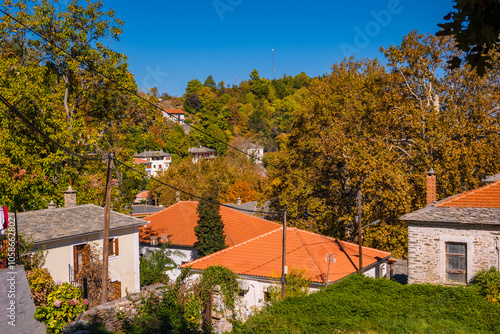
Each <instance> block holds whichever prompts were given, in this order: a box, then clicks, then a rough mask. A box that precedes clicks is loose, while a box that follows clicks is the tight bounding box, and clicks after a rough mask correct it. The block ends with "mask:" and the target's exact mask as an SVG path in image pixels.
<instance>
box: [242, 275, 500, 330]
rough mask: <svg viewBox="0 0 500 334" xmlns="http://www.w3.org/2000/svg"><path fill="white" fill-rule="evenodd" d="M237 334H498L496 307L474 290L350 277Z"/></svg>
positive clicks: (268, 312)
mask: <svg viewBox="0 0 500 334" xmlns="http://www.w3.org/2000/svg"><path fill="white" fill-rule="evenodd" d="M235 332H236V333H500V306H499V305H496V304H492V303H490V302H488V301H487V300H486V299H484V298H483V297H481V296H479V295H478V294H477V292H476V290H475V289H472V288H467V287H444V286H438V285H427V284H425V285H401V284H399V283H396V282H393V281H389V280H387V279H370V278H366V277H360V276H357V275H355V276H351V277H348V278H346V279H344V280H342V281H341V282H339V283H336V284H334V285H331V286H330V287H328V289H326V290H324V291H320V292H318V293H314V294H311V295H309V296H307V297H298V298H288V299H285V300H283V301H281V302H279V303H277V304H275V305H273V306H270V307H268V308H267V309H265V310H263V311H262V312H260V313H259V314H256V315H255V316H253V317H251V318H250V319H249V320H248V321H247V322H246V323H245V324H244V325H242V326H241V327H240V328H238V329H236V330H235Z"/></svg>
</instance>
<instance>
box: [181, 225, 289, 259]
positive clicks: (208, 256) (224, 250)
mask: <svg viewBox="0 0 500 334" xmlns="http://www.w3.org/2000/svg"><path fill="white" fill-rule="evenodd" d="M281 229H282V228H277V229H276V230H272V231H269V232H267V233H264V234H261V235H259V236H257V237H255V238H253V239H250V240H247V241H244V242H240V243H239V244H236V245H233V246H229V247H227V248H224V249H221V250H220V251H217V252H215V253H212V254H209V255H207V256H204V257H200V258H199V259H196V260H194V261H191V262H188V263H186V264H190V263H193V264H194V263H196V262H199V261H201V260H205V259H208V258H210V257H212V256H214V255H216V254H219V253H224V252H226V251H228V250H230V249H233V248H236V247H239V246H243V245H245V244H247V243H249V242H251V241H254V240H257V239H259V238H262V237H264V236H266V235H268V234H271V233H274V232H276V231H279V230H281Z"/></svg>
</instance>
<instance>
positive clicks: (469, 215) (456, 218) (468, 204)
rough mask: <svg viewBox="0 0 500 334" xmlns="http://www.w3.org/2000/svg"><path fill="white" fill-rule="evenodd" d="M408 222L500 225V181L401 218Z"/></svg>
mask: <svg viewBox="0 0 500 334" xmlns="http://www.w3.org/2000/svg"><path fill="white" fill-rule="evenodd" d="M401 219H402V220H405V221H407V222H411V221H419V222H447V223H468V224H474V223H476V224H477V223H480V224H494V225H496V224H500V181H496V182H493V183H491V184H488V185H486V186H484V187H480V188H478V189H474V190H470V191H466V192H464V193H461V194H458V195H454V196H451V197H448V198H445V199H443V200H441V201H439V202H436V203H434V204H432V205H429V206H427V207H425V208H423V209H420V210H417V211H414V212H410V213H407V214H405V215H403V216H402V217H401Z"/></svg>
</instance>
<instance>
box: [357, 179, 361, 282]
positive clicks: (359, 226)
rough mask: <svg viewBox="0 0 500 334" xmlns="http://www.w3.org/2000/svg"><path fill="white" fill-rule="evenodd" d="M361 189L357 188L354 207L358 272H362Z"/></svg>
mask: <svg viewBox="0 0 500 334" xmlns="http://www.w3.org/2000/svg"><path fill="white" fill-rule="evenodd" d="M361 201H362V199H361V189H360V190H358V194H357V196H356V207H357V209H358V216H357V217H358V228H359V231H358V243H359V268H358V274H360V275H361V274H363V230H362V229H363V228H362V227H361V225H362V224H361Z"/></svg>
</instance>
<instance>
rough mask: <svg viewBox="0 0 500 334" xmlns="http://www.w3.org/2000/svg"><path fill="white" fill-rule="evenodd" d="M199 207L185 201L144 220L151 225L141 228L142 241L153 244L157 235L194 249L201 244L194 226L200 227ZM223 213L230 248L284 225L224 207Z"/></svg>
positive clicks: (162, 239) (195, 203) (164, 239)
mask: <svg viewBox="0 0 500 334" xmlns="http://www.w3.org/2000/svg"><path fill="white" fill-rule="evenodd" d="M197 206H198V202H197V201H187V202H186V201H181V202H177V203H175V204H174V205H172V206H170V207H168V208H166V209H164V210H162V211H160V212H157V213H154V214H152V215H150V216H147V217H145V218H143V219H144V220H146V221H150V222H151V223H150V224H148V225H147V226H146V227H144V228H139V240H140V241H141V242H150V241H151V236H157V237H158V238H159V240H160V242H166V241H169V242H171V243H172V244H174V245H181V246H194V244H195V242H196V241H197V238H196V235H195V234H194V227H195V226H196V225H197V224H198V214H197V213H196V208H197ZM220 214H221V217H222V221H223V223H224V232H225V234H226V244H227V245H229V246H232V245H236V244H238V243H241V242H244V241H247V240H249V239H252V238H255V237H257V236H259V235H262V234H264V233H267V232H269V231H272V230H275V229H276V228H278V227H279V226H280V225H279V224H276V223H273V222H271V221H268V220H265V219H262V218H258V217H254V216H250V215H247V214H245V213H242V212H240V211H237V210H234V209H230V208H227V207H223V206H221V207H220Z"/></svg>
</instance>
